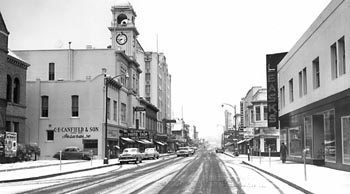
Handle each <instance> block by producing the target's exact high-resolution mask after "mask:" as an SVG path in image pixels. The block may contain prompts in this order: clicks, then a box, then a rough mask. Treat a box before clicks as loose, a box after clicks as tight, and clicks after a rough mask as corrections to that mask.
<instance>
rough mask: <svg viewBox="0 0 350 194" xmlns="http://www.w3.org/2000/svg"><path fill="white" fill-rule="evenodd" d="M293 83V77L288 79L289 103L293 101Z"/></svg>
mask: <svg viewBox="0 0 350 194" xmlns="http://www.w3.org/2000/svg"><path fill="white" fill-rule="evenodd" d="M293 85H294V83H293V78H292V79H290V80H289V103H292V102H293V101H294V88H293V87H294V86H293Z"/></svg>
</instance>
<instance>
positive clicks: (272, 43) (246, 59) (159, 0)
mask: <svg viewBox="0 0 350 194" xmlns="http://www.w3.org/2000/svg"><path fill="white" fill-rule="evenodd" d="M114 2H115V0H114V1H113V0H0V11H1V13H2V15H3V18H4V20H5V22H6V25H7V28H8V30H9V31H10V38H9V48H10V49H12V50H18V49H53V48H68V42H69V41H72V48H73V49H75V48H85V46H86V45H93V47H95V48H106V47H107V45H110V44H111V40H110V32H109V30H108V29H107V26H110V23H111V20H112V13H111V11H110V8H111V5H113V4H114ZM129 2H130V3H131V4H132V6H133V7H134V10H135V12H136V14H137V17H136V27H137V29H138V31H139V32H140V35H139V37H138V39H139V41H140V43H141V45H142V47H143V48H144V49H145V50H146V51H157V41H156V37H157V35H158V51H159V52H164V54H165V56H166V57H167V63H168V65H169V70H170V73H171V75H172V101H173V104H172V106H173V114H174V117H175V118H181V116H182V111H181V109H182V107H183V117H184V119H185V121H186V122H187V123H188V124H190V125H196V126H197V129H198V130H199V136H200V137H207V136H215V137H219V134H220V133H221V132H222V128H220V127H218V126H217V125H218V124H219V125H223V123H224V108H222V107H221V104H222V103H229V104H232V105H237V111H239V101H240V99H241V98H242V97H244V96H245V95H246V93H247V91H248V90H249V89H250V88H251V87H252V86H263V87H266V80H265V79H266V76H265V62H266V59H265V56H266V54H271V53H279V52H286V51H289V50H290V49H291V48H292V46H293V45H294V44H295V43H296V42H297V40H298V39H299V38H300V37H301V36H302V34H303V33H304V32H305V31H306V30H307V28H308V27H309V26H310V25H311V23H312V22H313V21H314V20H315V19H316V18H317V17H318V15H319V14H320V13H321V12H322V11H323V9H324V8H325V7H326V6H327V5H328V3H329V2H330V0H249V1H248V0H215V1H214V0H211V1H209V0H130V1H129ZM226 109H227V110H229V111H232V112H233V110H232V109H231V108H230V107H229V106H227V107H226Z"/></svg>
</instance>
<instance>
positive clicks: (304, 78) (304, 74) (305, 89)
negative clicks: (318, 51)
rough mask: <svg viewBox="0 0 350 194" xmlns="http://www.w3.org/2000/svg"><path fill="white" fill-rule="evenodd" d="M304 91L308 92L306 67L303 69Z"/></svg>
mask: <svg viewBox="0 0 350 194" xmlns="http://www.w3.org/2000/svg"><path fill="white" fill-rule="evenodd" d="M303 92H304V95H306V94H307V75H306V67H305V68H304V69H303Z"/></svg>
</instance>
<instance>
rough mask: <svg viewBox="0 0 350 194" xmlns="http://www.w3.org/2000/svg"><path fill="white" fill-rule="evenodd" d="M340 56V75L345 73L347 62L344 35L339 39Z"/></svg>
mask: <svg viewBox="0 0 350 194" xmlns="http://www.w3.org/2000/svg"><path fill="white" fill-rule="evenodd" d="M338 52H339V53H338V56H339V75H344V74H345V73H346V64H345V40H344V37H342V38H340V39H339V40H338Z"/></svg>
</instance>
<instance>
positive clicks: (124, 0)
mask: <svg viewBox="0 0 350 194" xmlns="http://www.w3.org/2000/svg"><path fill="white" fill-rule="evenodd" d="M114 6H118V7H132V6H131V3H130V2H129V1H128V0H115V1H114Z"/></svg>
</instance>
